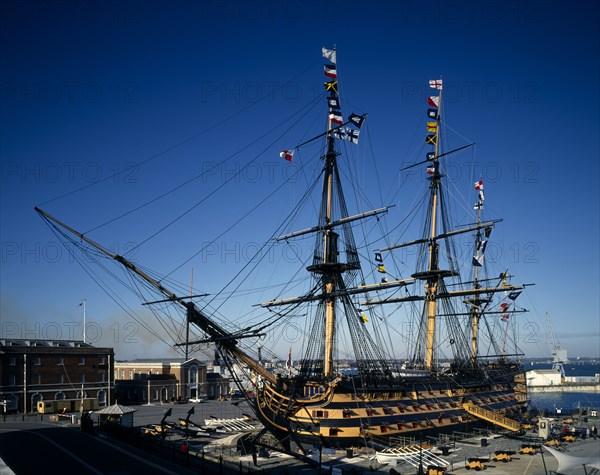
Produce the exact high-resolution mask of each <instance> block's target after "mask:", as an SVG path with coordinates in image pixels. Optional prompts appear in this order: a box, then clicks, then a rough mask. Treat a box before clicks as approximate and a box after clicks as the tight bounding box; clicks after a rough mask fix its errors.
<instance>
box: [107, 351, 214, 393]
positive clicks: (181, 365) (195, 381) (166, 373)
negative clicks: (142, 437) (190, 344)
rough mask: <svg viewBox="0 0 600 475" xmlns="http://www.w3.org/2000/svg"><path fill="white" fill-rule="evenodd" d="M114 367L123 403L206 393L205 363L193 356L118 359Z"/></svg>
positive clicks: (116, 386)
mask: <svg viewBox="0 0 600 475" xmlns="http://www.w3.org/2000/svg"><path fill="white" fill-rule="evenodd" d="M114 368H115V369H114V378H115V390H116V398H117V400H118V401H120V402H123V403H128V404H136V403H137V404H141V403H149V402H165V401H169V400H172V399H178V398H183V399H190V398H194V397H206V394H207V388H206V365H205V364H203V363H202V362H201V361H199V360H197V359H195V358H191V359H189V360H187V361H184V360H183V359H180V358H176V359H169V358H166V359H137V360H132V361H117V362H116V363H115V367H114ZM148 395H150V396H149V397H148Z"/></svg>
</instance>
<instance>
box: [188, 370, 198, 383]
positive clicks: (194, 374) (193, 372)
mask: <svg viewBox="0 0 600 475" xmlns="http://www.w3.org/2000/svg"><path fill="white" fill-rule="evenodd" d="M190 383H192V384H194V383H196V384H197V383H198V367H197V366H192V367H191V368H190Z"/></svg>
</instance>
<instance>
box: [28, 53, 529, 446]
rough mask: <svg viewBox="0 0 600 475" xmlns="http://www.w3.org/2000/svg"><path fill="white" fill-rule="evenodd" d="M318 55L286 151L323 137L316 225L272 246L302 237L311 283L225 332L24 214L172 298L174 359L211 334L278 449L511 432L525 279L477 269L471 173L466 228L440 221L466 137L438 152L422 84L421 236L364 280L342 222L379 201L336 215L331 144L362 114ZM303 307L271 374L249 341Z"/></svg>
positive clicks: (192, 300) (357, 126)
mask: <svg viewBox="0 0 600 475" xmlns="http://www.w3.org/2000/svg"><path fill="white" fill-rule="evenodd" d="M323 56H324V57H325V58H326V59H327V60H328V63H327V64H326V65H325V73H326V75H327V76H328V77H329V80H328V81H327V82H326V83H325V93H324V94H323V97H324V98H325V99H326V103H327V106H328V120H327V127H326V130H325V132H324V133H323V134H321V135H319V136H317V137H315V138H314V139H311V140H309V141H307V142H305V143H304V144H302V145H301V146H298V147H296V148H297V149H299V148H301V147H303V146H305V145H306V144H307V143H311V144H314V143H315V142H316V141H321V143H322V147H323V148H322V150H323V152H322V156H321V158H322V168H321V173H320V174H319V176H318V177H317V179H318V183H315V184H313V185H312V187H315V186H319V185H320V204H319V206H318V218H317V222H316V224H315V225H314V226H312V227H309V228H306V229H303V230H300V231H295V232H290V233H288V234H284V235H281V236H279V237H278V238H276V241H279V242H289V241H292V240H294V239H297V238H300V237H307V236H311V237H312V239H314V247H313V252H312V254H311V260H310V262H308V263H307V265H306V267H305V273H306V276H307V278H309V279H310V281H311V284H310V286H309V287H308V288H309V289H310V290H309V291H307V292H305V293H303V294H302V295H300V296H298V297H288V298H282V299H276V300H270V301H267V302H263V303H261V304H259V305H258V308H259V309H264V311H265V312H266V315H267V317H266V318H265V321H264V322H262V323H256V324H254V325H248V326H247V327H244V328H243V329H237V330H236V329H232V327H230V326H229V325H228V324H227V322H223V321H221V320H218V319H217V318H215V316H214V315H211V313H210V312H209V311H208V310H207V307H205V306H203V305H202V304H201V302H199V301H198V299H199V298H200V297H201V296H198V295H189V296H188V295H185V293H184V292H183V291H174V290H172V289H170V288H168V287H167V284H166V283H165V280H163V279H161V278H158V277H156V276H155V275H154V274H153V273H150V272H149V271H146V270H143V269H142V268H141V267H139V266H138V265H137V264H134V263H133V262H131V261H130V260H128V259H126V258H125V257H123V256H122V255H119V254H116V253H114V252H112V251H111V250H109V249H108V248H106V247H104V246H102V245H100V244H98V243H96V242H95V241H93V240H91V239H90V238H89V237H88V236H87V235H85V234H83V233H80V232H78V231H76V230H74V229H73V228H71V227H69V226H67V225H65V224H64V223H62V222H61V221H59V220H58V219H56V218H54V217H53V216H51V215H50V214H48V213H47V212H45V211H43V210H41V209H38V208H36V210H37V211H38V213H39V214H40V215H41V216H42V218H43V219H44V220H46V222H47V223H48V224H49V226H50V227H51V228H52V229H53V230H54V231H55V233H56V234H57V236H59V237H60V238H61V239H63V240H67V241H68V242H69V245H76V246H78V247H80V248H81V249H82V250H83V251H84V252H88V253H93V254H95V255H98V254H99V255H102V256H106V257H109V258H111V259H112V260H114V261H115V262H116V263H117V264H118V265H119V266H122V267H123V268H124V269H125V270H126V271H127V272H128V273H129V274H130V275H131V276H133V277H135V278H136V279H138V280H140V281H141V282H142V283H143V284H144V285H145V286H147V287H148V288H150V289H152V290H153V291H154V293H155V294H156V295H159V296H160V298H157V299H155V300H154V301H150V300H149V299H147V298H145V302H144V304H148V305H150V306H151V305H161V306H166V305H169V306H173V307H178V308H179V309H180V310H181V311H182V314H183V316H184V318H183V321H182V322H183V324H184V328H185V333H186V335H187V337H186V339H185V342H184V343H185V345H184V346H183V347H184V348H185V356H186V357H187V356H188V351H189V348H193V345H198V344H205V343H207V342H210V343H211V344H214V345H215V346H216V347H217V348H218V350H219V352H220V355H221V356H222V358H223V360H224V362H225V363H226V364H227V366H228V367H229V368H230V369H231V370H232V374H236V371H235V370H234V369H235V368H234V367H242V368H244V369H246V370H248V372H249V373H250V374H251V380H252V385H253V386H252V391H253V396H252V397H251V398H249V399H248V402H249V403H250V404H251V405H252V407H253V409H254V411H255V413H256V416H257V417H258V418H259V419H260V421H261V422H262V423H263V424H264V426H265V428H267V429H268V430H270V431H271V432H272V433H273V434H275V435H276V436H277V438H278V439H279V440H280V441H282V442H283V443H284V445H287V444H289V443H291V442H297V443H300V444H302V443H306V444H323V445H326V446H332V447H349V446H352V445H362V444H365V443H370V442H374V443H385V442H386V440H389V438H390V437H415V438H421V437H423V436H425V435H432V434H434V433H439V432H451V431H453V430H457V429H464V428H465V426H467V425H470V424H474V423H478V422H480V421H487V422H491V423H494V424H498V425H500V426H502V427H504V428H506V429H508V430H514V431H516V430H518V429H519V427H518V424H517V423H516V422H515V421H514V418H515V417H516V416H517V414H518V413H519V412H520V410H521V409H522V407H523V405H524V404H525V403H526V401H527V397H526V388H525V380H524V377H523V374H522V372H521V368H520V366H519V363H518V361H519V358H520V356H521V355H520V352H519V351H518V350H516V351H514V352H513V353H511V352H509V351H508V349H507V338H508V335H509V319H510V318H512V316H513V315H514V314H515V313H517V312H519V311H523V309H519V308H518V307H516V305H515V301H516V299H517V297H518V296H519V294H520V293H521V292H522V290H523V289H524V287H525V285H524V284H513V283H511V282H510V281H511V278H512V276H511V275H509V273H508V271H503V272H501V273H500V274H499V275H498V276H497V277H490V276H488V275H487V274H485V273H484V270H485V268H486V266H485V262H484V256H485V248H486V245H487V242H488V238H489V237H490V234H491V232H492V230H493V228H494V227H495V225H496V224H497V222H498V220H484V219H483V204H484V194H483V181H482V180H479V181H478V182H477V183H475V188H476V191H477V202H476V204H475V206H474V208H475V211H476V212H475V213H474V215H475V216H474V220H473V223H471V224H468V225H465V226H463V227H460V228H458V229H454V228H453V227H452V225H451V220H450V218H449V217H448V215H447V206H448V201H449V199H448V194H447V191H446V186H445V181H444V167H443V165H444V162H445V160H447V159H450V158H451V156H452V155H453V154H454V153H456V152H458V151H459V150H462V149H465V148H468V147H469V145H466V146H463V147H460V148H459V149H457V150H451V151H445V150H444V149H443V148H442V145H443V143H442V141H443V138H444V137H443V136H442V130H443V126H444V122H443V114H442V105H443V83H442V81H441V80H434V81H430V86H431V87H432V91H433V93H432V95H431V96H430V97H429V98H428V102H429V108H428V110H427V116H428V121H427V132H428V133H427V135H426V140H425V144H426V147H427V148H428V150H427V151H426V157H425V159H424V160H423V161H422V162H419V163H415V164H414V165H411V166H410V167H407V168H412V167H420V168H421V169H423V176H424V177H427V180H428V181H429V185H428V187H427V191H426V196H425V197H424V199H423V200H422V201H421V203H422V204H423V208H424V214H423V227H422V229H423V233H422V235H421V236H420V237H419V238H418V239H415V240H412V241H408V242H403V243H400V244H394V245H388V246H386V247H380V248H373V249H372V250H373V256H374V257H373V259H372V260H371V261H370V262H368V263H367V266H368V267H369V268H370V269H373V272H371V273H370V274H369V275H370V276H373V275H378V276H379V277H378V278H377V279H376V280H377V282H374V280H375V279H372V280H373V282H371V283H367V281H366V280H367V279H366V278H365V272H364V268H365V265H364V263H361V256H360V254H361V252H362V248H364V246H363V247H361V248H360V249H359V248H358V247H357V244H356V239H355V236H354V231H355V229H354V228H355V226H356V225H357V223H360V222H362V221H363V220H369V219H372V218H377V219H380V217H381V216H382V215H384V214H386V213H387V212H388V209H389V207H382V208H378V209H374V210H370V211H363V212H360V213H359V214H352V215H351V214H349V212H348V207H347V204H346V199H345V197H344V192H343V187H342V176H344V174H343V173H342V172H341V171H340V170H341V167H340V156H341V152H340V150H341V149H343V148H344V147H343V146H342V145H348V146H352V144H353V143H357V142H358V138H359V134H360V132H361V127H363V125H364V122H365V120H366V115H356V114H352V115H351V116H349V117H348V120H346V121H344V119H343V118H342V113H341V108H340V97H339V93H338V91H339V84H338V80H337V61H336V59H337V58H336V51H335V50H327V49H325V48H324V49H323ZM294 150H295V149H291V150H284V151H283V152H282V157H283V158H285V159H287V160H291V159H292V158H293V155H294ZM464 236H472V239H473V240H472V243H473V254H472V256H473V257H472V261H471V262H468V265H466V266H465V265H464V264H465V263H464V259H463V260H461V259H460V257H459V256H458V255H457V246H456V244H455V243H454V240H455V239H456V238H458V237H464ZM402 248H415V249H416V252H415V253H414V254H415V255H416V256H417V259H416V263H415V267H414V269H413V271H412V273H411V275H410V276H407V277H405V278H391V277H390V274H388V272H387V271H386V268H385V264H384V261H385V260H387V259H393V256H394V252H397V251H396V250H397V249H402ZM359 251H360V252H359ZM362 260H363V261H364V258H363V259H362ZM465 267H466V269H465ZM403 306H404V307H403ZM405 307H408V308H410V309H412V310H413V311H415V312H416V316H417V318H416V321H415V331H414V332H413V333H412V334H411V336H410V338H408V339H409V340H410V341H411V343H412V344H411V347H410V348H409V350H408V353H407V356H406V357H405V358H403V359H398V358H397V357H394V356H393V354H394V348H393V347H394V346H395V345H397V344H398V343H399V342H398V339H396V340H392V339H391V337H390V338H389V342H387V343H386V341H385V338H384V336H383V331H382V329H381V326H377V325H376V324H379V323H380V322H381V321H383V320H384V319H383V318H378V317H377V316H376V312H377V309H378V308H393V309H398V308H405ZM302 308H307V309H308V310H306V311H305V313H302V315H306V321H307V325H306V328H307V330H306V332H305V342H304V345H303V350H302V351H303V353H302V356H301V358H299V361H297V362H296V364H292V361H291V351H290V355H289V358H288V361H287V363H286V366H285V367H284V368H283V370H282V369H281V368H279V370H275V371H273V369H272V368H269V367H268V366H267V365H266V364H265V362H264V361H263V359H262V357H261V355H260V346H257V345H256V340H255V339H256V338H257V337H259V336H260V335H262V334H263V333H264V332H266V331H268V330H270V329H272V328H273V327H274V326H275V324H276V322H279V323H281V322H284V321H285V319H286V318H288V317H289V316H290V315H292V314H294V315H297V314H300V312H301V311H300V309H302ZM369 316H370V317H371V318H370V319H369ZM190 329H199V330H200V332H199V335H201V339H199V340H198V339H197V340H194V341H190ZM179 334H182V332H180V333H179ZM482 341H484V342H485V346H486V351H485V352H484V351H483V348H482V346H483V345H482ZM250 342H252V343H250ZM440 350H443V351H444V356H445V357H442V356H441V355H440Z"/></svg>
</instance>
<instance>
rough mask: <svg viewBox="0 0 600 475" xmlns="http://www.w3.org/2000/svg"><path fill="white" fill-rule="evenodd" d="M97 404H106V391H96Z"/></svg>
mask: <svg viewBox="0 0 600 475" xmlns="http://www.w3.org/2000/svg"><path fill="white" fill-rule="evenodd" d="M98 404H99V405H101V406H104V405H105V404H106V391H104V389H101V390H100V391H98Z"/></svg>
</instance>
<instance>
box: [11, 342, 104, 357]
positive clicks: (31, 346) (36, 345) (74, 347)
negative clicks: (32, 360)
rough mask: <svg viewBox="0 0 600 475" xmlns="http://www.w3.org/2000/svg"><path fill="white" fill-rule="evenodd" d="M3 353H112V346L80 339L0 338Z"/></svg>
mask: <svg viewBox="0 0 600 475" xmlns="http://www.w3.org/2000/svg"><path fill="white" fill-rule="evenodd" d="M0 349H2V351H4V352H5V353H15V352H18V353H60V352H65V351H66V352H69V353H72V352H77V353H82V354H83V353H98V352H102V353H106V352H110V353H113V349H112V348H100V347H96V346H93V345H91V344H90V343H87V342H83V341H81V340H42V339H36V338H0Z"/></svg>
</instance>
